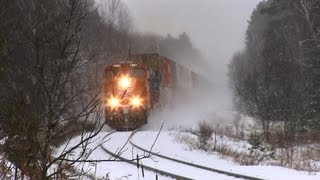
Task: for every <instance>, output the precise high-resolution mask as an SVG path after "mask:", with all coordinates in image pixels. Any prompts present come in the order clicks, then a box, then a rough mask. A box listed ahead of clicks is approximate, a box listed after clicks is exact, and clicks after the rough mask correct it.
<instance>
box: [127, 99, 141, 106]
mask: <svg viewBox="0 0 320 180" xmlns="http://www.w3.org/2000/svg"><path fill="white" fill-rule="evenodd" d="M130 104H131V105H132V106H133V107H140V106H141V105H142V99H141V98H140V97H133V98H131V100H130Z"/></svg>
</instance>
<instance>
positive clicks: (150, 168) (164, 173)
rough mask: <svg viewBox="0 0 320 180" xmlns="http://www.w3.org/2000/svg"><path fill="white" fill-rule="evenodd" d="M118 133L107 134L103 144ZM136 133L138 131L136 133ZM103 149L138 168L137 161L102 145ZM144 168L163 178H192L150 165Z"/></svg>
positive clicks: (186, 179)
mask: <svg viewBox="0 0 320 180" xmlns="http://www.w3.org/2000/svg"><path fill="white" fill-rule="evenodd" d="M115 132H116V131H112V132H111V133H109V134H107V135H106V136H105V137H104V138H103V139H102V142H104V141H105V140H106V139H107V138H109V137H110V136H111V135H112V134H113V133H115ZM135 132H136V131H135ZM135 132H133V133H132V134H131V136H130V137H129V139H131V137H132V135H133V134H134V133H135ZM101 148H102V149H103V150H104V151H105V152H106V153H108V154H109V155H111V156H112V157H115V158H116V159H119V160H121V161H124V162H126V163H128V164H131V165H133V166H137V160H136V159H135V160H132V159H128V158H125V157H123V156H121V155H119V152H112V151H110V150H109V149H107V148H106V147H105V146H103V145H101ZM143 168H144V169H145V170H147V171H152V172H155V173H157V174H160V175H163V176H168V177H171V178H174V179H179V180H191V178H188V177H184V176H180V175H178V174H174V173H170V172H166V171H162V170H159V169H156V168H153V167H151V166H148V165H143Z"/></svg>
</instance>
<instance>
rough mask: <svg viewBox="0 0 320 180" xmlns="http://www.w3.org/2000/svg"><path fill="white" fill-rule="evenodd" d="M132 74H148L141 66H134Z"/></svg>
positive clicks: (135, 75) (137, 75)
mask: <svg viewBox="0 0 320 180" xmlns="http://www.w3.org/2000/svg"><path fill="white" fill-rule="evenodd" d="M132 76H133V77H145V76H146V72H145V70H144V69H141V68H133V70H132Z"/></svg>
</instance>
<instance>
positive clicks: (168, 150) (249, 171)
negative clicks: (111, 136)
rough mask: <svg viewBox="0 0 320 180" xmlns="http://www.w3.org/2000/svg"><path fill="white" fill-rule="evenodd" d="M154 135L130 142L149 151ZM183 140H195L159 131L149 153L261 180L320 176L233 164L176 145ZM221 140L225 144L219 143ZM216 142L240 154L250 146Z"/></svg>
mask: <svg viewBox="0 0 320 180" xmlns="http://www.w3.org/2000/svg"><path fill="white" fill-rule="evenodd" d="M156 136H157V132H149V131H144V132H138V133H137V134H136V135H135V136H134V137H133V139H132V141H133V142H134V143H136V144H138V145H139V146H141V147H143V148H146V149H150V148H151V146H152V144H153V142H154V140H155V138H156ZM183 137H189V140H192V138H193V139H194V141H196V138H195V137H194V135H193V134H190V133H179V132H177V131H169V132H161V134H160V136H159V138H158V139H157V142H156V144H155V145H154V147H153V150H152V151H153V152H157V153H159V154H162V155H167V156H169V157H172V158H176V159H182V160H185V161H189V162H192V163H195V164H200V165H203V166H208V167H212V168H216V169H220V170H224V171H230V172H234V173H239V174H244V175H249V176H254V177H260V178H263V179H279V180H280V179H305V180H306V179H310V180H313V179H314V180H315V179H320V173H316V174H310V173H308V172H302V171H296V170H292V169H288V168H283V167H278V166H241V165H237V164H236V163H234V162H232V161H231V160H228V159H225V158H223V157H222V156H220V155H219V154H217V153H207V152H205V151H201V150H192V149H191V148H190V146H189V145H187V144H183V143H179V142H178V141H180V140H181V138H183ZM179 139H180V140H179ZM222 140H223V141H224V142H221V141H222ZM219 142H220V143H224V144H225V145H226V146H229V147H232V148H234V149H238V150H239V151H244V150H247V149H248V147H249V145H248V144H247V143H246V142H244V141H232V140H231V139H230V138H224V139H220V141H219ZM190 143H192V142H190Z"/></svg>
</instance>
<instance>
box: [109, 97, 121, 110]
mask: <svg viewBox="0 0 320 180" xmlns="http://www.w3.org/2000/svg"><path fill="white" fill-rule="evenodd" d="M119 105H120V100H119V99H117V98H115V97H112V98H110V99H109V100H108V106H109V107H111V108H116V107H118V106H119Z"/></svg>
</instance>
